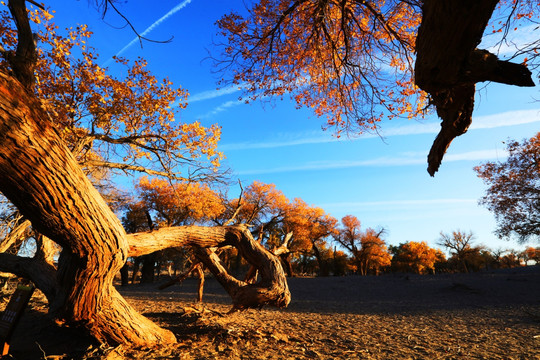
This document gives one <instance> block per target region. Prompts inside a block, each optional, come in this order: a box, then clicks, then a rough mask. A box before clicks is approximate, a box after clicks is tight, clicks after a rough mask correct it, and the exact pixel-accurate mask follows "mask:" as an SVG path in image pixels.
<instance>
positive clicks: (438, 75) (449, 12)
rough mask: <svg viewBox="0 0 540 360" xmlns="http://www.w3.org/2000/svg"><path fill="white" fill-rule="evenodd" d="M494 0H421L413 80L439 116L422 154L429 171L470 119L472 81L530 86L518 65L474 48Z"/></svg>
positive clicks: (527, 74) (528, 76)
mask: <svg viewBox="0 0 540 360" xmlns="http://www.w3.org/2000/svg"><path fill="white" fill-rule="evenodd" d="M498 2H499V0H475V1H470V0H425V1H424V4H423V6H422V23H421V25H420V28H419V29H418V36H417V38H416V53H417V55H416V64H415V82H416V85H418V87H420V88H421V89H422V90H424V91H426V92H428V93H429V94H430V95H431V100H432V102H433V104H434V105H435V107H436V109H437V114H438V115H439V117H440V118H441V119H442V122H441V131H440V133H439V135H438V136H437V138H436V139H435V141H434V142H433V146H432V148H431V150H430V153H429V155H428V172H429V173H430V175H432V176H433V175H434V174H435V172H436V171H437V170H438V169H439V166H440V164H441V161H442V158H443V156H444V154H445V152H446V150H447V149H448V147H449V145H450V143H451V142H452V141H453V139H454V138H456V137H457V136H460V135H462V134H464V133H465V132H466V131H467V129H468V128H469V126H470V124H471V122H472V112H473V108H474V94H475V84H476V83H477V82H481V81H495V82H500V83H504V84H509V85H516V86H534V82H533V81H532V77H531V72H530V71H529V70H528V69H527V67H526V66H525V65H523V64H514V63H510V62H507V61H500V60H499V59H498V58H497V57H496V56H495V55H494V54H491V53H489V52H488V51H486V50H479V49H476V47H477V46H478V44H480V42H481V40H482V36H483V34H484V31H485V29H486V26H487V24H488V21H489V19H490V17H491V15H492V13H493V11H494V9H495V7H496V5H497V3H498Z"/></svg>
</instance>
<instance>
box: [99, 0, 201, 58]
mask: <svg viewBox="0 0 540 360" xmlns="http://www.w3.org/2000/svg"><path fill="white" fill-rule="evenodd" d="M191 1H192V0H184V1H182V2H181V3H180V4H178V5H176V6H175V7H173V8H172V9H171V10H169V12H167V13H166V14H165V15H163V16H162V17H161V18H159V19H158V20H156V21H155V22H154V23H153V24H152V25H150V26H149V27H147V28H146V30H144V31H143V32H142V33H141V34H140V36H142V37H145V36H146V35H148V34H150V33H151V32H152V31H153V30H154V29H155V28H157V27H158V26H159V25H161V24H162V23H163V22H164V21H165V20H167V19H168V18H170V17H171V16H173V15H174V14H176V13H177V12H178V11H180V10H182V9H183V8H185V7H186V6H187V5H189V3H191ZM138 41H139V37H138V36H137V37H135V38H133V40H131V41H130V42H129V43H128V44H127V45H126V46H124V47H123V48H122V49H121V50H120V51H118V52H117V53H116V54H115V56H120V55H121V54H123V53H124V52H125V51H126V50H127V49H129V48H130V47H131V46H133V44H135V43H136V42H138ZM111 62H112V58H111V59H109V60H107V61H106V62H105V63H104V64H103V66H107V65H109V64H110V63H111Z"/></svg>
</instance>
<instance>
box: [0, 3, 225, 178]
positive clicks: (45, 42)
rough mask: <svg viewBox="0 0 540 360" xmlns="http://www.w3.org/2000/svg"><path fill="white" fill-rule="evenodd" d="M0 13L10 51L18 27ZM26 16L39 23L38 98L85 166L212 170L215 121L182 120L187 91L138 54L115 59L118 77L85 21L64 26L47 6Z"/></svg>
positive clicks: (201, 173) (174, 174) (185, 172)
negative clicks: (102, 61) (104, 62)
mask: <svg viewBox="0 0 540 360" xmlns="http://www.w3.org/2000/svg"><path fill="white" fill-rule="evenodd" d="M0 17H1V19H0V41H1V42H2V45H3V47H4V51H5V52H6V53H9V52H12V51H14V49H15V46H16V45H17V33H16V31H15V29H14V26H13V22H12V21H11V17H10V15H9V13H8V12H7V11H5V10H2V11H1V12H0ZM30 17H31V20H32V21H33V22H34V23H35V25H36V26H37V27H38V29H39V30H38V32H37V39H38V43H39V47H38V49H37V53H36V56H37V62H36V65H35V74H36V81H35V87H34V90H35V92H36V96H38V97H39V98H40V101H41V104H42V106H43V107H44V108H45V109H46V111H47V113H48V115H49V116H50V118H51V119H52V121H53V123H54V125H55V127H56V128H57V129H58V130H59V131H60V134H61V136H62V138H63V139H64V140H65V141H66V143H67V144H68V145H69V148H70V150H71V152H72V153H73V154H74V155H75V156H76V158H77V160H78V161H79V163H80V164H81V165H82V166H83V167H84V169H85V170H86V171H87V172H89V173H92V172H95V171H98V169H103V168H106V169H114V170H117V171H118V170H122V171H125V172H145V173H149V174H152V175H160V176H165V177H168V178H172V179H176V180H181V179H187V178H193V179H195V180H201V179H204V178H205V177H208V178H210V179H212V178H215V177H216V176H217V175H218V174H217V173H216V171H217V169H218V167H219V163H220V160H221V158H222V154H221V153H220V152H219V151H218V150H217V142H218V140H219V138H220V127H219V126H217V125H213V126H211V127H204V126H202V125H201V124H200V123H199V122H193V123H183V122H181V121H180V119H179V116H180V111H181V110H182V109H183V108H185V106H186V105H187V102H186V98H187V95H188V93H187V91H186V90H184V89H182V88H175V87H173V84H172V82H171V81H170V80H169V79H167V78H165V79H162V80H159V79H157V78H156V77H155V76H154V75H152V73H151V72H150V71H149V70H148V69H147V68H146V66H147V63H146V61H145V60H144V59H142V58H139V59H137V60H135V61H133V62H130V61H128V60H126V59H122V58H115V59H114V60H115V62H116V63H117V64H119V65H121V66H122V67H123V68H124V72H125V77H123V78H116V77H114V76H112V75H110V74H109V73H108V70H107V68H103V67H101V66H100V65H98V62H99V55H98V53H97V51H96V49H93V48H92V47H90V46H88V45H87V42H88V40H89V39H90V38H91V36H92V32H91V31H90V30H89V29H88V27H87V26H86V25H79V26H77V27H74V28H69V29H65V31H63V32H62V31H59V30H58V29H57V26H56V25H55V24H54V22H53V21H52V15H51V14H50V13H49V12H44V11H42V10H35V11H32V12H31V13H30ZM0 66H3V67H4V68H5V67H6V66H7V62H6V61H5V60H4V61H2V63H1V64H0Z"/></svg>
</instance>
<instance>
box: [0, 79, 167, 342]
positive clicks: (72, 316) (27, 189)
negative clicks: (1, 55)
mask: <svg viewBox="0 0 540 360" xmlns="http://www.w3.org/2000/svg"><path fill="white" fill-rule="evenodd" d="M0 173H1V174H2V176H1V177H0V191H2V193H3V194H4V195H5V196H6V197H7V198H8V199H9V200H10V201H11V202H12V203H13V204H15V205H16V206H17V208H18V209H19V210H20V211H21V213H22V214H23V215H24V216H25V217H26V218H28V219H29V220H30V221H31V222H32V225H33V227H34V228H35V229H36V230H37V231H38V232H40V233H41V234H44V235H45V236H47V237H49V238H50V239H52V240H54V241H55V242H57V243H58V244H60V245H61V246H62V247H63V251H62V254H61V256H60V259H59V263H58V270H57V283H58V286H59V287H58V291H57V293H56V296H55V297H54V302H53V303H52V304H51V310H52V311H53V313H55V314H56V315H57V316H59V317H61V318H63V319H65V320H66V321H69V322H74V323H78V324H81V325H83V326H84V327H86V328H87V329H88V330H89V332H90V333H91V334H92V335H93V336H94V337H95V338H96V339H99V340H102V341H107V342H110V343H131V344H135V345H147V344H151V343H156V342H172V341H175V338H174V335H173V334H172V333H171V332H170V331H167V330H164V329H161V328H159V327H158V326H156V325H155V324H154V323H152V322H151V321H149V320H148V319H146V318H144V317H143V316H142V315H140V314H138V313H137V312H136V311H135V310H134V309H133V308H132V307H131V306H130V305H129V304H127V303H126V302H125V300H123V298H122V297H121V296H120V295H119V294H118V293H117V291H116V290H115V289H114V287H113V286H112V281H113V279H114V275H115V274H116V273H117V272H118V271H119V270H120V268H121V267H122V265H123V264H124V262H125V260H126V256H127V242H126V235H125V232H124V229H123V228H122V226H121V224H120V222H119V221H118V219H117V218H116V216H115V215H114V214H113V213H112V211H111V210H110V209H109V207H108V206H107V204H106V203H105V201H104V200H103V199H102V198H101V196H100V195H99V193H98V192H97V191H96V190H95V189H94V187H93V186H92V184H91V183H90V182H89V180H88V179H87V178H86V177H85V175H84V174H83V172H82V170H81V169H80V167H79V166H78V164H77V162H76V160H75V159H74V157H73V156H72V154H71V153H70V152H69V150H68V149H67V147H66V146H65V145H64V144H63V142H62V140H61V139H60V137H59V136H58V134H57V132H56V130H55V129H54V128H53V127H52V126H51V125H50V122H49V119H48V117H47V115H46V114H45V113H44V112H43V111H42V110H41V106H40V103H39V102H38V101H37V100H36V99H35V98H34V97H33V96H32V95H29V94H28V93H27V90H26V89H25V88H24V87H22V86H21V84H20V83H19V82H18V81H17V80H15V79H14V78H13V77H11V76H10V75H7V74H5V73H0Z"/></svg>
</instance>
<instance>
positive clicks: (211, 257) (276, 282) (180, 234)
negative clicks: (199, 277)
mask: <svg viewBox="0 0 540 360" xmlns="http://www.w3.org/2000/svg"><path fill="white" fill-rule="evenodd" d="M127 239H128V242H129V249H130V252H129V256H140V255H144V254H148V253H151V252H153V251H156V247H159V248H161V249H164V248H172V247H182V246H193V247H194V248H195V249H196V252H195V255H196V256H197V258H198V259H199V260H200V261H201V262H202V263H203V264H204V265H205V267H206V268H208V269H209V270H210V271H211V272H212V274H213V275H214V276H215V277H216V279H217V280H218V281H219V282H220V284H221V285H222V286H223V287H224V288H225V290H226V291H227V292H228V293H229V295H230V296H231V298H232V299H233V307H234V309H245V308H252V307H256V308H259V307H262V306H264V305H272V306H276V307H280V308H281V307H286V306H287V305H288V304H289V302H290V299H291V295H290V292H289V288H288V285H287V278H286V276H285V273H284V271H283V268H282V266H281V264H280V261H279V258H278V257H276V256H275V255H274V254H272V253H271V252H270V251H268V250H266V249H265V248H264V247H263V246H262V245H261V244H259V243H258V242H257V241H255V239H253V236H252V235H251V232H250V231H249V228H248V227H247V226H245V225H235V226H222V227H211V228H209V227H204V226H178V227H171V228H162V229H159V230H155V231H152V232H147V233H136V234H129V235H127ZM225 246H234V247H235V248H237V249H238V251H239V253H240V254H241V255H242V256H243V257H244V258H245V259H246V260H247V261H248V262H249V263H250V264H251V265H252V266H253V267H254V268H256V269H257V270H258V272H259V274H260V275H261V280H260V281H259V282H257V283H254V284H251V283H248V282H245V281H241V280H238V279H236V278H235V277H234V276H232V275H230V274H229V273H228V271H227V269H226V268H225V266H223V264H222V263H221V260H220V259H219V257H218V256H217V254H216V253H215V252H214V251H213V250H211V248H220V247H225Z"/></svg>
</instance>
